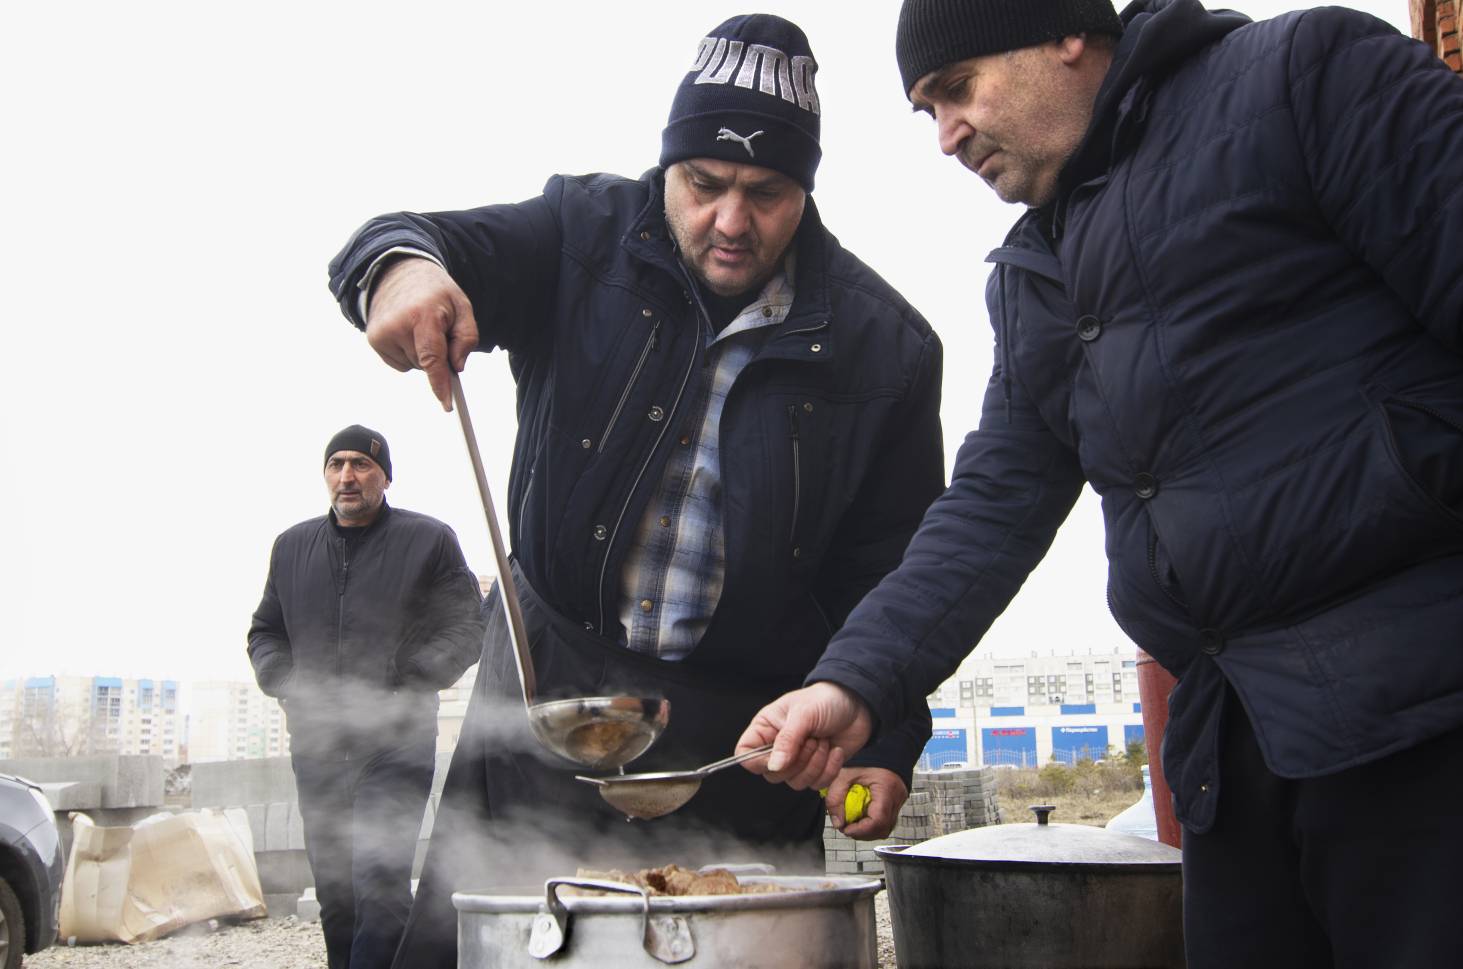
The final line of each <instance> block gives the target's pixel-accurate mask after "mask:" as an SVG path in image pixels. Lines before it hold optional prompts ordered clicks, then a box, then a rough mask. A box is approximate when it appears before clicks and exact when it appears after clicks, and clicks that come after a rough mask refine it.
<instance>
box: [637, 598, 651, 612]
mask: <svg viewBox="0 0 1463 969" xmlns="http://www.w3.org/2000/svg"><path fill="white" fill-rule="evenodd" d="M654 608H655V603H653V602H651V601H650V600H649V599H641V600H640V611H641V612H649V611H650V610H652V609H654Z"/></svg>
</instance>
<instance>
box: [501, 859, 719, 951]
mask: <svg viewBox="0 0 1463 969" xmlns="http://www.w3.org/2000/svg"><path fill="white" fill-rule="evenodd" d="M560 885H569V886H572V887H574V888H592V889H596V890H598V891H602V892H619V893H622V894H625V895H639V896H640V901H641V905H642V907H641V910H640V925H641V944H642V945H644V947H645V951H646V952H648V953H650V955H651V956H652V957H653V958H655V959H658V960H659V961H661V962H664V963H667V964H668V965H675V964H676V963H678V962H685V961H686V960H687V959H690V958H692V957H693V956H695V955H696V940H695V939H694V938H693V937H692V936H691V925H690V923H688V922H687V921H686V920H685V919H684V918H682V917H681V916H679V915H657V916H654V917H652V916H651V914H650V893H649V892H647V891H646V890H645V889H643V888H641V887H640V886H638V885H628V884H626V883H624V882H612V881H604V880H602V879H598V878H550V879H549V880H548V881H546V882H544V908H545V911H543V912H540V913H539V914H538V915H537V916H535V917H534V920H533V931H532V933H531V934H530V935H529V938H528V954H529V955H531V956H533V957H534V958H535V959H547V958H549V957H550V956H552V955H553V954H554V953H556V952H558V951H559V950H560V949H562V948H563V947H564V943H565V941H566V940H567V939H568V937H569V909H568V907H567V906H566V905H565V904H564V903H563V902H562V901H561V900H560V899H559V886H560Z"/></svg>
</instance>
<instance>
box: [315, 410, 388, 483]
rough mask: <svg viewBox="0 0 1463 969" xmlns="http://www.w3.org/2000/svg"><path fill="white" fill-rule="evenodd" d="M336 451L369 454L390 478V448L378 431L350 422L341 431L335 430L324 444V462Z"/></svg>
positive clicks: (327, 461)
mask: <svg viewBox="0 0 1463 969" xmlns="http://www.w3.org/2000/svg"><path fill="white" fill-rule="evenodd" d="M336 451H360V452H361V453H362V454H365V455H369V456H370V458H371V460H372V461H375V462H376V463H377V464H379V465H381V470H382V471H385V472H386V480H387V481H390V480H391V448H389V447H387V446H386V438H384V437H382V436H381V433H380V432H379V431H373V430H371V429H370V428H369V427H362V426H361V425H359V424H352V425H351V426H350V427H347V428H345V429H344V430H342V431H337V432H336V434H335V436H334V437H332V438H331V439H330V443H329V444H327V445H325V463H326V464H329V463H330V456H331V455H332V454H334V453H335V452H336Z"/></svg>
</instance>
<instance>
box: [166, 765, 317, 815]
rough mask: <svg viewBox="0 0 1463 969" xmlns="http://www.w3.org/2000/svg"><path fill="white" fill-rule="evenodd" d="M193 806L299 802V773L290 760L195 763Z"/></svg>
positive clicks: (193, 771) (193, 767)
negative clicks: (297, 793) (293, 768)
mask: <svg viewBox="0 0 1463 969" xmlns="http://www.w3.org/2000/svg"><path fill="white" fill-rule="evenodd" d="M190 770H191V773H192V785H193V799H192V802H191V803H192V806H193V807H195V808H204V807H240V806H241V805H245V804H272V803H274V802H276V801H293V800H294V799H295V773H294V771H293V770H292V769H291V767H290V759H289V758H288V757H260V758H257V759H254V760H220V761H212V762H209V763H204V764H194V765H193V766H192V768H191V769H190Z"/></svg>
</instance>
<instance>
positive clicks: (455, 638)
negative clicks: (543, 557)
mask: <svg viewBox="0 0 1463 969" xmlns="http://www.w3.org/2000/svg"><path fill="white" fill-rule="evenodd" d="M434 572H435V578H434V581H433V583H432V592H431V595H430V596H429V597H428V599H427V603H426V616H427V619H428V621H429V622H430V624H431V625H430V626H429V628H428V630H427V635H426V638H425V639H424V640H423V641H422V642H421V643H420V644H418V645H417V646H416V647H415V648H414V649H413V650H412V651H411V653H410V654H409V655H407V656H404V657H401V658H400V660H399V662H398V664H397V676H398V677H399V679H400V680H401V682H402V684H403V685H408V686H421V687H424V688H429V689H432V690H443V689H446V688H447V687H449V686H451V685H452V684H453V683H456V682H457V680H458V678H459V677H461V676H462V674H463V673H465V672H467V668H468V667H469V666H471V665H472V664H473V663H475V662H477V659H478V656H479V654H480V653H481V652H482V646H483V621H482V618H481V606H482V594H481V592H480V591H479V589H478V580H477V576H476V575H474V574H473V572H472V570H471V569H469V568H468V567H467V560H466V559H465V558H464V557H463V554H462V547H461V546H460V545H459V544H458V543H457V536H456V535H453V534H452V532H451V530H450V529H448V528H446V526H443V535H442V539H441V543H440V547H439V549H438V555H437V557H436V561H435V563H434Z"/></svg>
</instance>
